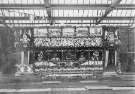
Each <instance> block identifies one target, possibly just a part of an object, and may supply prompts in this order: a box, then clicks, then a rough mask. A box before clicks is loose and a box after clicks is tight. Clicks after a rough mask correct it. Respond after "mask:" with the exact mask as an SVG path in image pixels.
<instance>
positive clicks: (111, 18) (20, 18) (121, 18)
mask: <svg viewBox="0 0 135 94" xmlns="http://www.w3.org/2000/svg"><path fill="white" fill-rule="evenodd" d="M0 19H5V20H29V17H9V16H6V17H4V16H0ZM34 19H35V20H45V19H47V17H45V18H43V19H41V18H37V17H35V18H34ZM53 19H54V20H95V21H96V19H97V17H53ZM104 20H135V17H131V16H124V17H123V16H122V17H121V16H113V17H105V18H104Z"/></svg>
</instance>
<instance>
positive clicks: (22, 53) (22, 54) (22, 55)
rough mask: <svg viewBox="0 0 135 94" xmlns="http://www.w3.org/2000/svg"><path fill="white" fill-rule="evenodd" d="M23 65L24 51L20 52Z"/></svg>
mask: <svg viewBox="0 0 135 94" xmlns="http://www.w3.org/2000/svg"><path fill="white" fill-rule="evenodd" d="M23 64H24V51H21V65H23Z"/></svg>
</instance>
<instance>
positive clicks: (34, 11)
mask: <svg viewBox="0 0 135 94" xmlns="http://www.w3.org/2000/svg"><path fill="white" fill-rule="evenodd" d="M44 1H45V0H0V6H1V5H7V7H0V20H5V22H6V23H7V24H8V25H14V26H17V25H21V24H22V26H23V25H26V26H27V25H28V26H35V25H37V26H38V25H39V26H42V25H43V26H47V25H50V24H49V23H50V19H52V21H53V23H54V25H56V26H57V25H61V24H67V25H95V23H96V20H97V19H98V18H101V17H102V16H103V15H104V14H105V11H106V9H107V8H108V7H109V6H110V5H111V4H112V2H113V0H48V1H49V5H48V6H49V7H50V10H48V9H47V8H46V6H45V2H44ZM19 4H21V5H23V4H24V5H25V6H27V8H21V5H19ZM10 5H13V6H12V8H10V7H11V6H10ZM17 5H18V6H17ZM29 5H32V6H31V7H30V6H29ZM36 5H38V6H37V7H36V8H34V6H36ZM42 5H44V6H42ZM51 5H56V6H54V8H51ZM59 5H62V6H65V7H69V6H70V5H73V6H72V7H71V8H70V9H68V8H56V9H55V7H59ZM66 5H69V6H66ZM77 5H81V6H77ZM85 5H88V6H87V8H86V6H85ZM91 5H99V8H97V7H98V6H96V8H89V7H91ZM106 5H108V6H106ZM120 5H127V6H125V7H122V6H119V7H120V8H114V9H113V10H112V11H111V12H110V13H109V14H108V15H107V17H105V18H104V19H103V20H102V21H101V22H100V25H121V26H122V25H126V26H129V25H133V24H135V21H134V20H135V6H133V5H135V0H122V1H121V2H120ZM8 6H9V7H8ZM40 6H42V8H41V7H40ZM75 7H79V8H78V9H77V8H75ZM83 7H84V8H83ZM104 7H105V8H104ZM49 12H50V14H49ZM49 17H51V18H49ZM0 25H1V24H0Z"/></svg>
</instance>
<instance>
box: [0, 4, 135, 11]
mask: <svg viewBox="0 0 135 94" xmlns="http://www.w3.org/2000/svg"><path fill="white" fill-rule="evenodd" d="M45 6H46V5H45V4H0V9H45ZM50 6H51V9H52V10H54V9H56V10H57V9H82V10H92V9H93V10H95V9H102V10H105V9H107V8H108V7H109V6H110V4H85V5H84V4H79V5H77V4H73V5H68V4H59V5H58V4H50ZM116 8H117V9H129V10H132V9H135V4H120V5H118V6H116Z"/></svg>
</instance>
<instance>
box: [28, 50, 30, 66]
mask: <svg viewBox="0 0 135 94" xmlns="http://www.w3.org/2000/svg"><path fill="white" fill-rule="evenodd" d="M28 64H30V51H28Z"/></svg>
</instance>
